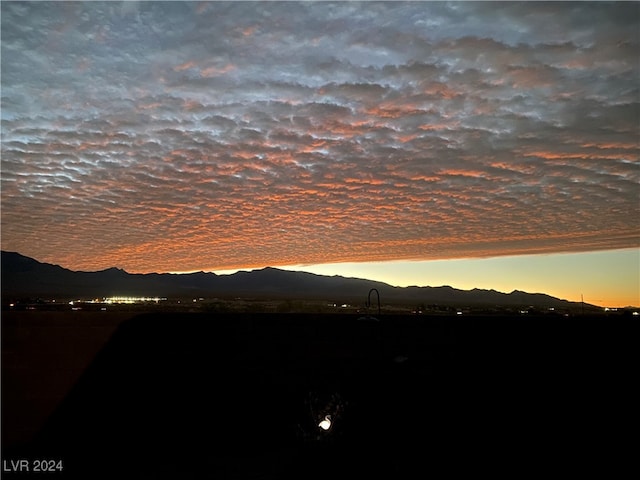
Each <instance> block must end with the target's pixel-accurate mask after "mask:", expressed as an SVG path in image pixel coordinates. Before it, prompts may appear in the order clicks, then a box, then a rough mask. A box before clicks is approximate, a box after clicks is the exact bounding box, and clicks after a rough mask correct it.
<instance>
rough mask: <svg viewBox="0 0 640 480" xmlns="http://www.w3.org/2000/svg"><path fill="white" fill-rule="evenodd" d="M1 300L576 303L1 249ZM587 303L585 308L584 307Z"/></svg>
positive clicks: (480, 291)
mask: <svg viewBox="0 0 640 480" xmlns="http://www.w3.org/2000/svg"><path fill="white" fill-rule="evenodd" d="M0 267H1V271H2V277H1V278H2V284H1V286H0V287H1V292H2V297H3V300H5V301H6V300H8V299H10V298H20V297H22V298H24V297H31V298H37V297H41V298H45V297H59V298H102V297H110V296H118V295H122V296H160V297H189V296H203V297H223V296H236V297H261V298H268V297H272V298H299V299H308V300H312V299H326V300H351V301H352V302H359V303H362V302H363V301H364V300H365V299H366V297H367V294H368V292H369V291H370V290H371V289H372V288H375V289H377V290H378V292H379V294H380V298H381V301H382V302H412V303H424V304H439V305H487V306H513V307H516V306H534V307H538V308H543V307H544V308H550V307H553V308H557V309H575V308H576V307H578V306H579V304H578V303H576V302H569V301H567V300H562V299H558V298H555V297H552V296H549V295H546V294H542V293H527V292H522V291H518V290H514V291H512V292H511V293H502V292H498V291H496V290H484V289H477V288H475V289H473V290H460V289H456V288H452V287H449V286H440V287H416V286H412V287H394V286H391V285H389V284H386V283H383V282H378V281H373V280H366V279H360V278H347V277H342V276H337V275H336V276H326V275H317V274H313V273H307V272H293V271H288V270H281V269H277V268H272V267H266V268H263V269H260V270H253V271H239V272H236V273H234V274H230V275H217V274H215V273H206V272H197V273H185V274H172V273H148V274H132V273H128V272H126V271H124V270H122V269H118V268H108V269H106V270H100V271H96V272H82V271H72V270H69V269H66V268H63V267H61V266H59V265H52V264H48V263H41V262H39V261H37V260H35V259H33V258H30V257H26V256H24V255H21V254H19V253H16V252H7V251H2V256H1V264H0ZM590 307H591V306H590Z"/></svg>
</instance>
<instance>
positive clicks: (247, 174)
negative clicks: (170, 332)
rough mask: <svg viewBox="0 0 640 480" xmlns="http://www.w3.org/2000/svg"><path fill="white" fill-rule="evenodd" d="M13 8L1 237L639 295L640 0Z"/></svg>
mask: <svg viewBox="0 0 640 480" xmlns="http://www.w3.org/2000/svg"><path fill="white" fill-rule="evenodd" d="M0 8H1V10H2V11H1V13H2V19H1V20H2V31H1V33H2V38H1V40H2V42H1V54H2V57H1V62H2V63H1V69H2V77H1V82H2V85H1V86H2V104H1V108H2V109H1V117H2V145H1V152H0V153H1V187H2V191H1V201H2V202H1V215H2V218H1V220H2V224H1V227H2V229H1V235H2V237H1V240H2V249H3V250H8V251H16V252H19V253H21V254H23V255H28V256H30V257H33V258H35V259H37V260H39V261H42V262H48V263H53V264H58V265H61V266H63V267H65V268H69V269H73V270H83V271H96V270H101V269H106V268H109V267H119V268H123V269H124V270H126V271H127V272H130V273H150V272H186V271H199V270H206V271H216V272H224V271H235V270H239V269H252V268H262V267H265V266H273V267H281V268H287V269H297V270H306V271H311V272H314V273H322V274H327V275H332V274H339V275H343V276H358V277H361V278H371V279H379V280H381V281H384V282H386V283H390V284H392V285H410V284H420V285H432V286H435V285H443V284H450V285H452V286H455V287H457V288H464V289H471V288H476V287H477V288H494V289H496V290H499V291H504V292H509V291H511V290H514V289H520V290H525V291H529V292H540V293H547V294H550V295H554V296H558V297H561V298H566V299H569V300H573V301H579V300H580V296H581V295H584V297H585V301H588V302H589V303H593V304H596V305H610V306H623V305H632V304H635V305H638V304H640V298H639V295H640V293H639V290H640V286H639V277H640V261H639V257H638V255H639V253H638V252H640V189H639V186H640V159H639V158H640V87H639V85H638V79H639V78H640V57H638V52H639V51H640V34H639V33H638V32H639V31H640V3H637V2H622V3H613V2H605V3H597V2H566V3H564V2H549V3H546V2H545V3H538V2H529V3H527V2H518V3H515V2H514V3H512V2H498V3H484V2H452V3H445V2H364V3H359V2H336V3H331V2H300V3H298V2H287V3H281V2H255V3H254V2H154V1H151V2H66V3H61V2H2V3H1V5H0ZM545 276H546V280H545Z"/></svg>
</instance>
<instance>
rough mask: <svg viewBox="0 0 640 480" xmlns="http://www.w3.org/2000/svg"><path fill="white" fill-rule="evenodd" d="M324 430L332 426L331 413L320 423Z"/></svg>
mask: <svg viewBox="0 0 640 480" xmlns="http://www.w3.org/2000/svg"><path fill="white" fill-rule="evenodd" d="M318 426H319V427H320V428H321V429H323V430H329V429H330V428H331V415H325V417H324V419H323V420H322V421H321V422H320V423H319V424H318Z"/></svg>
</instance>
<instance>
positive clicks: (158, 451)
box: [2, 311, 633, 478]
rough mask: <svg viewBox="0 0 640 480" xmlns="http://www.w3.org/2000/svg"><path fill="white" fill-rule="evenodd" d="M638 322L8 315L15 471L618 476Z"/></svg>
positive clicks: (6, 439)
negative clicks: (631, 335)
mask: <svg viewBox="0 0 640 480" xmlns="http://www.w3.org/2000/svg"><path fill="white" fill-rule="evenodd" d="M628 325H629V320H628V319H623V318H619V319H618V318H616V319H611V318H607V317H601V316H599V317H587V316H585V317H573V318H564V317H550V316H538V317H536V316H528V317H526V318H523V317H509V316H504V315H503V316H466V317H465V316H458V315H449V316H446V315H443V316H416V315H384V314H382V315H373V314H362V313H345V314H331V315H328V314H310V313H300V314H294V313H291V314H286V313H284V314H278V313H216V312H213V313H189V312H184V311H182V312H173V313H172V312H152V313H146V314H140V313H139V312H135V311H121V312H29V311H26V312H3V315H2V448H3V459H4V460H9V461H11V460H13V461H15V460H17V459H28V461H33V459H37V458H47V459H53V460H56V461H58V462H61V463H60V466H61V467H63V468H61V470H60V471H55V472H49V474H50V475H54V476H57V477H60V478H115V477H118V478H129V477H138V478H178V477H180V478H204V477H211V478H300V477H301V476H302V477H304V478H324V477H325V476H326V475H333V476H334V478H335V476H336V475H337V474H336V471H339V472H341V473H343V474H345V475H348V476H351V477H354V476H355V477H356V478H366V477H370V478H396V477H397V478H408V477H405V475H413V473H411V472H415V471H416V470H415V469H416V468H421V469H422V471H424V472H429V471H430V472H435V471H446V472H449V474H456V473H461V474H463V473H470V472H479V471H483V472H487V473H489V472H493V473H494V474H497V473H500V472H502V473H506V474H520V473H524V472H530V471H537V472H538V473H545V469H549V468H552V465H553V468H554V469H556V470H558V469H562V470H563V471H565V472H570V471H575V468H576V465H579V464H580V462H584V461H586V460H585V459H587V460H588V461H589V462H591V463H590V464H591V465H592V466H593V467H594V468H595V467H603V468H605V467H606V468H609V471H610V469H611V468H614V467H615V465H617V464H615V465H614V464H611V463H610V462H608V461H606V462H605V461H604V459H605V457H604V456H603V452H604V451H605V450H604V449H605V448H608V447H610V446H611V445H612V444H615V442H616V439H617V438H618V434H617V430H616V429H615V428H614V427H617V426H620V425H624V424H625V422H628V420H629V419H628V418H627V417H626V415H627V412H626V410H625V407H626V405H627V402H628V401H629V398H631V397H630V394H631V390H632V389H631V378H630V367H629V365H630V364H631V357H632V352H633V349H632V346H631V344H630V341H629V339H628V338H625V337H626V334H625V332H626V331H627V328H628ZM627 376H629V378H627ZM327 416H328V418H329V420H330V421H331V425H330V428H328V429H327V430H324V429H323V428H321V426H320V423H321V422H322V420H323V419H327ZM617 454H618V455H620V456H623V455H624V448H623V447H622V446H621V447H620V449H619V450H618V453H617ZM12 465H13V466H16V465H18V464H17V463H14V464H11V463H8V464H7V463H6V462H5V464H4V465H3V468H4V473H5V474H6V475H8V476H11V475H15V476H18V475H22V476H23V477H24V475H25V474H26V473H25V472H16V471H15V469H14V468H13V467H12ZM31 466H33V464H31ZM336 469H339V470H336ZM31 473H33V472H31ZM547 473H548V471H547ZM338 477H340V475H338ZM21 478H22V477H21ZM38 478H41V477H38ZM411 478H413V477H411Z"/></svg>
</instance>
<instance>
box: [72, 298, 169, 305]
mask: <svg viewBox="0 0 640 480" xmlns="http://www.w3.org/2000/svg"><path fill="white" fill-rule="evenodd" d="M163 300H166V297H104V298H101V299H100V298H96V299H93V300H87V301H85V300H71V301H70V302H69V305H73V304H74V303H106V304H108V305H112V304H118V303H124V304H134V303H147V302H155V303H158V302H160V301H163Z"/></svg>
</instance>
